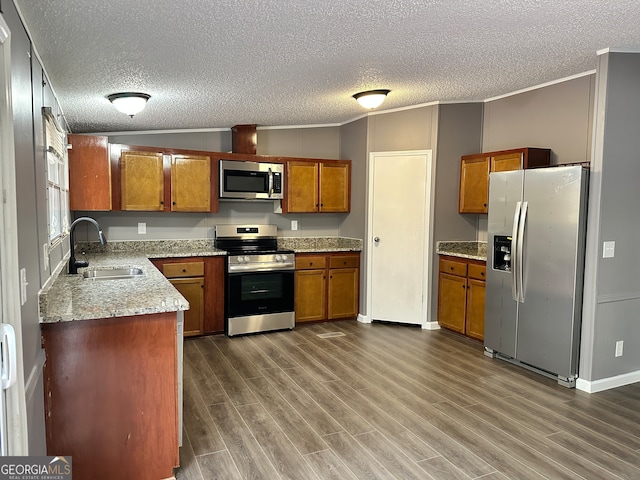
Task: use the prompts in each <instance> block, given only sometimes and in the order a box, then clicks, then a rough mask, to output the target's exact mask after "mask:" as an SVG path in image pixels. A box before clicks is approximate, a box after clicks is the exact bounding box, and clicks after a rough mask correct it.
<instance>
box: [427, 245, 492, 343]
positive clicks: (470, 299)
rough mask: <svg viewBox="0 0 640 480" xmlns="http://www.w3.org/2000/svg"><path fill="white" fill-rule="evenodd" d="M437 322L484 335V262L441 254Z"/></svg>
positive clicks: (476, 336) (468, 333) (475, 336)
mask: <svg viewBox="0 0 640 480" xmlns="http://www.w3.org/2000/svg"><path fill="white" fill-rule="evenodd" d="M439 271H440V274H439V277H438V323H439V324H440V326H442V327H445V328H448V329H450V330H453V331H456V332H459V333H462V334H464V335H467V336H469V337H472V338H475V339H477V340H483V339H484V304H485V284H486V281H485V271H486V267H485V263H484V262H481V261H478V260H471V259H465V258H457V257H447V256H441V257H440V263H439Z"/></svg>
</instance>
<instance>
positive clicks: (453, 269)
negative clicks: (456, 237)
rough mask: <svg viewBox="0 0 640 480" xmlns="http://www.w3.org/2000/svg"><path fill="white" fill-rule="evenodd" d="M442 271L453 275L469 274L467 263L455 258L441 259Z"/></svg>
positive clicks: (463, 275) (462, 275)
mask: <svg viewBox="0 0 640 480" xmlns="http://www.w3.org/2000/svg"><path fill="white" fill-rule="evenodd" d="M440 271H441V272H445V273H450V274H451V275H459V276H461V277H466V276H467V264H466V263H464V262H455V261H453V260H440Z"/></svg>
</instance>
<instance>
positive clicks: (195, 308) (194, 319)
mask: <svg viewBox="0 0 640 480" xmlns="http://www.w3.org/2000/svg"><path fill="white" fill-rule="evenodd" d="M169 281H170V282H171V284H172V285H173V286H174V287H176V290H178V291H179V292H180V293H181V294H182V296H183V297H184V298H186V299H187V302H189V310H187V311H185V312H184V336H185V337H192V336H194V335H202V334H203V333H204V277H194V278H173V279H171V280H169Z"/></svg>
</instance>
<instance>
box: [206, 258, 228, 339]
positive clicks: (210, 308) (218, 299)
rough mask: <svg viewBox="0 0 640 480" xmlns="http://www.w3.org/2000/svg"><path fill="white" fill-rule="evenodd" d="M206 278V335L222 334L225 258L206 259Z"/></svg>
mask: <svg viewBox="0 0 640 480" xmlns="http://www.w3.org/2000/svg"><path fill="white" fill-rule="evenodd" d="M204 278H205V279H206V282H205V287H204V288H205V300H204V301H205V314H204V333H222V332H224V279H225V258H224V257H207V258H205V260H204Z"/></svg>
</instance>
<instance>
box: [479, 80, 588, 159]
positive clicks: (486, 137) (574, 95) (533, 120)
mask: <svg viewBox="0 0 640 480" xmlns="http://www.w3.org/2000/svg"><path fill="white" fill-rule="evenodd" d="M594 85H595V75H586V76H583V77H579V78H576V79H573V80H569V81H566V82H562V83H557V84H555V85H550V86H547V87H544V88H538V89H535V90H531V91H528V92H524V93H520V94H517V95H511V96H509V97H505V98H501V99H498V100H494V101H491V102H486V103H485V106H484V121H483V135H482V151H483V152H492V151H496V150H506V149H509V148H520V147H540V148H551V150H552V158H551V163H553V164H556V165H557V164H563V163H573V162H585V161H588V160H589V159H590V157H591V119H592V116H593V102H592V99H593V89H594Z"/></svg>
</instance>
